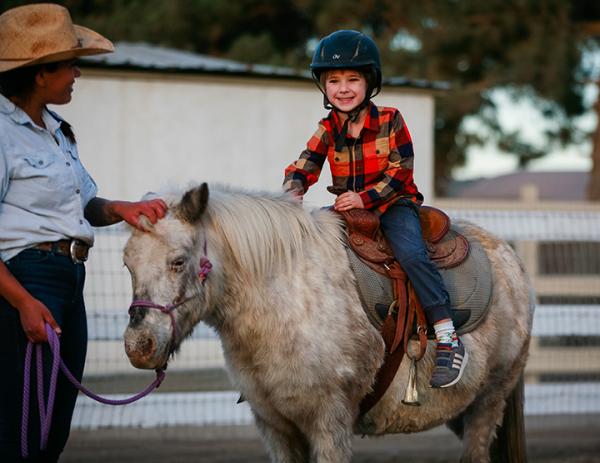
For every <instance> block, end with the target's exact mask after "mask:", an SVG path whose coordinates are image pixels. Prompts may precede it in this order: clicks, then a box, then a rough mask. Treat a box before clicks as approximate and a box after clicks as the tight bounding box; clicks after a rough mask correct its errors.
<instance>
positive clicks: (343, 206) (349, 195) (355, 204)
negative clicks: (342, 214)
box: [333, 191, 365, 211]
mask: <svg viewBox="0 0 600 463" xmlns="http://www.w3.org/2000/svg"><path fill="white" fill-rule="evenodd" d="M333 208H334V209H335V210H336V211H349V210H350V209H364V208H365V205H364V203H363V201H362V198H361V197H360V195H359V194H358V193H357V192H355V191H346V192H345V193H342V194H341V195H339V196H338V197H337V198H335V203H334V204H333Z"/></svg>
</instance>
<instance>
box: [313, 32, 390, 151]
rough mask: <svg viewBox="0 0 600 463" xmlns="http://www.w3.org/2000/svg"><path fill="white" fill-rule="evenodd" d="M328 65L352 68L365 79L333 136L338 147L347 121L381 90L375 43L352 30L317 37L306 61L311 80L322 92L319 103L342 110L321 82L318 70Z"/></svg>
mask: <svg viewBox="0 0 600 463" xmlns="http://www.w3.org/2000/svg"><path fill="white" fill-rule="evenodd" d="M331 69H354V70H356V71H359V72H361V73H362V74H363V75H364V76H365V78H366V80H367V92H366V93H365V99H364V100H363V101H362V102H361V103H360V104H359V105H358V106H357V107H356V108H354V109H353V110H352V111H350V112H348V113H347V114H348V119H347V120H346V122H345V123H344V125H343V127H342V131H341V133H339V134H337V135H336V137H335V138H336V139H335V150H336V151H341V149H342V147H343V144H344V143H345V138H346V132H347V130H348V121H355V120H356V119H357V118H358V115H359V113H360V111H361V110H362V109H363V108H364V107H366V106H367V105H368V104H369V100H370V99H371V98H373V97H374V96H375V95H377V94H378V93H379V92H380V91H381V59H380V58H379V50H378V49H377V45H375V42H373V40H372V39H371V38H369V37H367V36H366V35H365V34H363V33H362V32H358V31H353V30H341V31H336V32H333V33H332V34H329V35H328V36H327V37H324V38H323V39H321V41H320V42H319V44H318V45H317V48H316V49H315V53H314V55H313V59H312V63H310V70H311V71H312V76H313V80H314V81H315V83H316V84H317V87H319V90H321V93H323V106H325V108H326V109H335V110H336V111H340V112H342V111H341V110H339V109H338V108H336V107H334V106H333V105H332V104H331V102H330V101H329V100H328V98H327V95H326V93H325V88H324V86H323V84H322V82H321V74H323V72H325V71H328V70H331ZM344 112H345V111H344Z"/></svg>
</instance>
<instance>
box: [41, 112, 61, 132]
mask: <svg viewBox="0 0 600 463" xmlns="http://www.w3.org/2000/svg"><path fill="white" fill-rule="evenodd" d="M42 120H43V121H44V124H45V125H46V129H47V130H48V132H50V133H55V132H56V131H57V130H58V129H59V128H60V125H61V124H62V123H63V119H62V118H61V117H60V116H59V115H58V114H56V113H55V112H54V111H50V110H49V109H48V108H44V110H43V111H42Z"/></svg>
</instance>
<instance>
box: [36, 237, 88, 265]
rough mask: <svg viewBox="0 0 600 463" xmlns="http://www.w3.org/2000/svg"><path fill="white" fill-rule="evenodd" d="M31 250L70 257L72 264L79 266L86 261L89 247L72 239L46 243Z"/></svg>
mask: <svg viewBox="0 0 600 463" xmlns="http://www.w3.org/2000/svg"><path fill="white" fill-rule="evenodd" d="M33 248H34V249H40V250H42V251H48V252H55V253H57V254H61V255H63V256H67V257H70V258H71V260H72V261H73V263H74V264H80V263H82V262H85V261H86V260H87V258H88V252H89V250H90V245H89V244H87V243H86V242H85V241H81V240H77V239H74V240H59V241H48V242H46V243H40V244H37V245H35V246H33Z"/></svg>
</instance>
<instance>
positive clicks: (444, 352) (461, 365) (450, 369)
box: [429, 339, 469, 387]
mask: <svg viewBox="0 0 600 463" xmlns="http://www.w3.org/2000/svg"><path fill="white" fill-rule="evenodd" d="M435 352H436V355H435V368H434V369H433V374H432V375H431V380H430V381H429V385H430V386H431V387H449V386H452V385H454V384H456V383H458V381H460V377H461V376H462V374H463V371H464V370H465V366H466V365H467V361H468V359H469V355H468V354H467V351H466V350H465V346H464V345H463V343H462V342H460V339H459V340H458V347H452V343H444V342H438V343H437V346H436V349H435Z"/></svg>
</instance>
